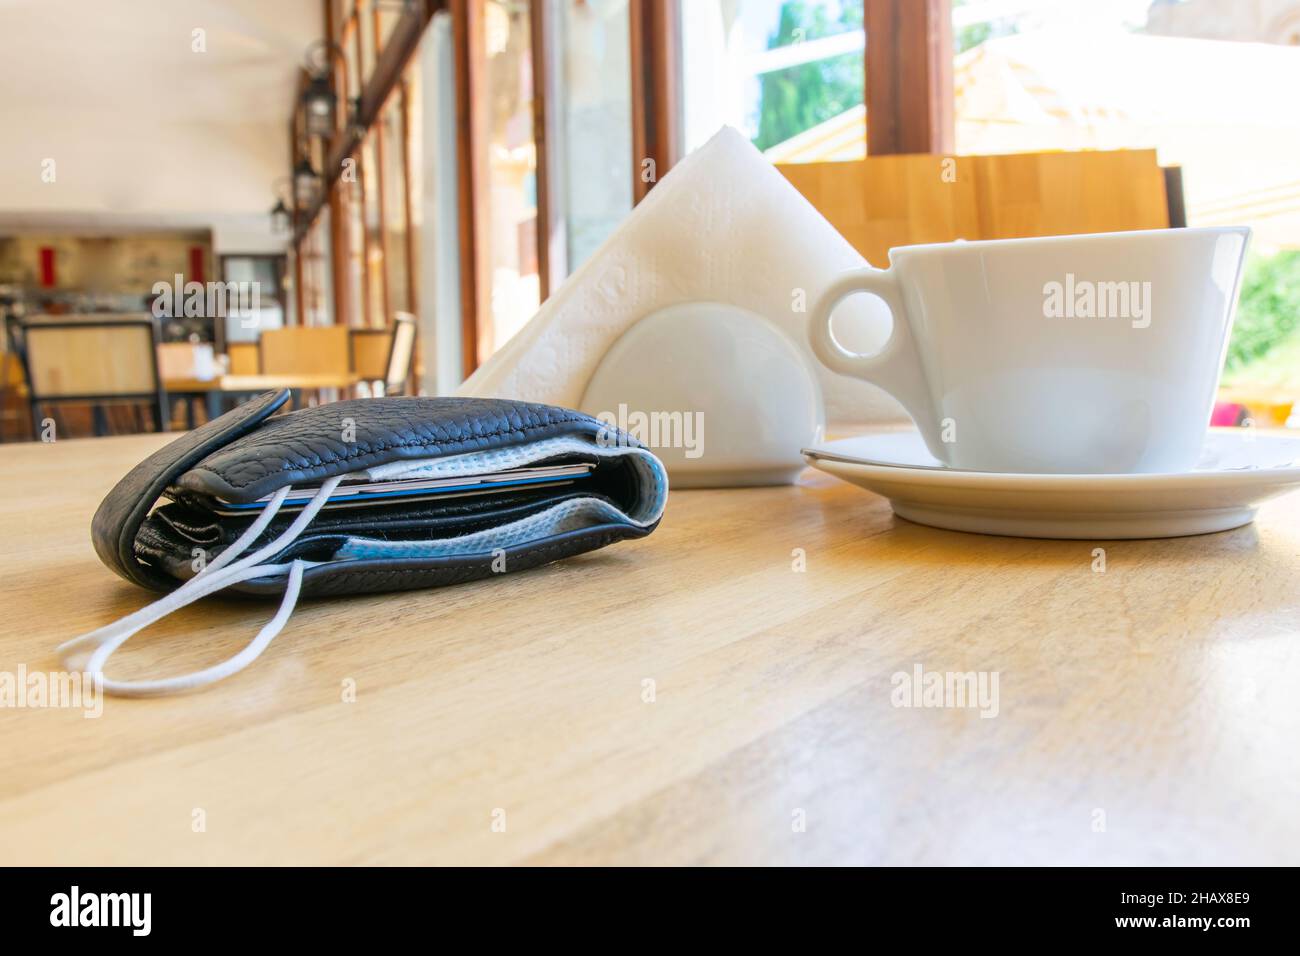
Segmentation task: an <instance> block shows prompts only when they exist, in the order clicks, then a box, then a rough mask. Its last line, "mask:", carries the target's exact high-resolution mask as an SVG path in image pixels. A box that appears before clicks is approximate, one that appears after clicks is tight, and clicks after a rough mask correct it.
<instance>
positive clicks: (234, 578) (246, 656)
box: [58, 476, 343, 696]
mask: <svg viewBox="0 0 1300 956" xmlns="http://www.w3.org/2000/svg"><path fill="white" fill-rule="evenodd" d="M342 480H343V477H342V476H338V477H334V478H330V479H328V480H327V481H326V482H325V483H324V484H322V485H321V487H320V490H319V491H317V492H316V495H315V496H314V497H313V498H312V499H311V501H309V502H308V503H307V505H306V506H305V507H304V508H303V510H302V511H301V512H300V513H299V514H298V516H297V517H296V518H295V519H294V521H293V523H292V524H291V525H290V526H289V527H288V528H286V529H285V530H284V531H283V532H282V533H281V534H280V535H278V536H277V537H276V538H275V539H274V540H273V541H271V542H270V543H269V544H266V545H264V546H263V547H261V548H259V549H258V550H257V551H255V552H254V553H253V554H251V555H248V556H247V557H244V558H242V559H240V560H238V561H235V562H234V563H233V564H231V563H229V562H231V561H232V559H233V558H235V557H237V556H238V555H239V554H240V553H241V552H242V551H243V550H244V549H246V548H248V547H249V545H250V544H251V543H252V542H253V541H254V540H255V539H256V538H257V537H258V535H259V534H260V533H261V532H262V531H263V530H264V529H265V528H266V526H267V525H269V524H270V522H271V519H272V518H274V517H275V514H276V512H277V511H278V510H279V509H280V506H281V505H282V504H283V503H284V500H285V498H286V497H287V496H288V494H289V489H288V488H282V489H280V491H279V492H277V493H276V495H275V497H274V498H272V500H271V502H270V503H268V505H267V507H266V508H265V509H263V514H262V515H260V516H259V517H258V519H257V521H255V522H254V523H253V525H251V526H250V527H249V528H248V530H246V531H245V532H244V533H243V534H242V535H240V537H239V538H238V539H237V540H236V541H235V543H234V544H232V545H231V546H230V547H229V548H227V549H226V551H224V552H222V554H220V555H219V556H218V557H217V558H216V559H214V560H213V562H212V563H211V564H209V565H208V566H207V567H205V568H204V570H203V571H201V572H199V573H198V574H197V575H195V576H194V577H193V578H191V579H190V580H189V581H186V582H185V583H184V584H182V585H181V586H180V587H179V588H177V589H176V590H175V591H173V592H172V593H171V594H168V595H167V596H165V597H163V598H160V599H159V600H157V601H155V602H153V603H152V604H150V605H148V606H147V607H144V608H141V609H140V610H139V611H136V612H134V613H133V614H129V615H127V616H126V617H124V618H122V619H120V620H118V621H115V622H114V623H112V624H109V625H107V626H105V627H101V628H99V629H97V630H95V631H91V632H89V633H87V634H83V635H81V636H80V637H76V638H73V639H72V640H70V641H67V642H65V643H63V644H61V645H60V646H59V648H58V650H59V653H60V654H61V655H62V657H63V661H64V663H65V665H67V666H68V667H69V669H72V670H80V669H81V668H78V667H75V666H74V665H73V663H72V661H71V660H70V656H71V655H70V653H69V652H71V651H74V650H76V649H77V648H80V647H82V646H83V645H86V644H94V645H96V647H95V650H94V652H93V653H92V654H91V656H90V659H89V661H87V662H86V665H85V668H84V669H85V671H86V672H87V673H89V674H91V675H98V677H99V678H100V679H101V680H103V687H104V690H105V691H107V692H109V693H115V694H119V695H122V696H153V695H160V694H167V693H173V692H176V691H179V690H187V689H190V688H193V687H199V686H202V685H204V684H210V683H213V682H214V681H218V680H221V679H222V678H223V677H228V676H230V675H231V674H234V673H236V672H238V671H240V670H242V669H243V668H245V667H247V666H248V665H249V664H250V663H252V662H253V661H254V660H255V659H256V658H257V656H258V655H259V654H261V653H262V651H263V650H265V649H266V647H267V645H268V644H270V643H271V640H272V639H273V638H274V637H275V636H276V635H277V634H279V632H280V630H281V629H282V628H283V627H284V625H285V623H286V622H287V621H288V619H289V616H290V614H291V613H292V612H293V607H294V604H295V602H296V601H297V599H298V593H299V590H300V589H301V586H302V573H303V569H304V564H303V562H302V561H301V560H296V561H294V562H292V563H291V564H288V565H284V564H265V565H264V564H258V562H259V561H261V560H262V559H263V558H265V557H268V556H269V555H273V554H276V553H278V552H280V551H283V550H284V549H285V548H286V547H288V546H289V545H290V544H292V543H293V542H294V541H295V540H297V538H298V537H299V536H300V535H301V534H302V533H303V531H305V530H306V528H307V526H308V525H309V524H311V521H312V519H313V518H315V516H316V514H317V513H318V512H319V511H320V509H321V508H322V507H324V505H325V502H326V501H327V500H329V497H330V495H331V494H333V492H334V489H335V488H337V487H338V485H339V483H340V482H341V481H342ZM286 570H287V571H288V575H289V577H288V582H287V584H286V587H285V594H284V599H283V600H282V602H281V604H280V609H279V611H277V612H276V615H275V617H274V618H272V619H271V621H270V622H269V623H268V624H267V625H266V626H265V627H263V628H262V630H261V631H259V632H258V634H257V636H256V637H255V638H254V639H253V640H252V642H250V643H249V644H248V646H247V647H245V648H244V649H243V650H242V651H240V652H239V653H238V654H236V655H235V656H234V657H231V658H229V659H228V660H226V661H223V662H222V663H220V664H217V665H214V666H213V667H209V668H206V669H204V670H201V671H195V672H193V673H191V674H183V675H180V676H177V677H171V678H164V679H161V680H152V681H113V680H109V679H107V678H106V677H105V676H104V673H103V670H104V665H105V663H106V662H107V661H108V658H109V657H110V656H112V654H113V653H114V652H115V651H116V650H117V649H118V648H119V647H121V646H122V645H123V644H124V643H126V641H127V640H128V639H130V638H131V637H132V636H133V635H134V634H136V633H138V632H139V631H141V630H143V629H144V628H145V627H147V626H149V625H150V624H153V623H155V622H156V621H159V620H161V619H162V618H164V617H166V616H167V615H168V614H171V613H172V612H173V611H176V610H179V609H180V608H182V607H185V606H186V605H188V604H191V603H193V602H194V601H197V600H199V599H200V598H202V597H205V596H207V595H209V594H212V593H214V592H216V591H220V590H222V589H223V588H226V587H229V586H230V585H232V584H238V583H240V582H242V581H248V580H251V579H253V578H258V577H264V576H267V575H271V574H278V573H284V572H285V571H286Z"/></svg>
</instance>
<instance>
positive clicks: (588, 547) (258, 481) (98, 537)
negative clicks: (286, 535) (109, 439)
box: [92, 391, 667, 595]
mask: <svg viewBox="0 0 1300 956" xmlns="http://www.w3.org/2000/svg"><path fill="white" fill-rule="evenodd" d="M288 397H289V396H288V392H287V391H280V392H268V393H266V394H264V395H262V396H261V397H259V398H257V399H255V400H253V401H250V402H248V403H247V404H244V405H241V406H239V407H238V408H236V409H235V410H234V411H232V412H229V413H227V414H225V415H222V416H221V417H220V418H218V419H216V420H214V421H212V422H209V423H208V424H206V425H203V426H202V427H200V428H198V429H196V430H194V431H192V432H189V433H188V434H186V435H185V436H183V437H182V438H180V439H178V440H177V441H174V442H172V443H171V444H170V445H167V446H166V447H165V448H163V449H161V450H160V451H158V452H156V453H155V454H153V455H151V456H150V457H149V458H147V459H146V460H145V461H143V462H141V463H140V464H139V465H137V466H136V467H135V468H134V469H133V470H132V471H131V472H130V473H129V474H128V475H127V476H126V477H125V478H123V479H122V480H121V481H120V482H119V483H118V485H117V487H115V488H114V489H113V490H112V491H111V492H110V493H109V495H108V497H107V498H105V499H104V502H103V504H101V505H100V507H99V510H98V512H97V513H96V514H95V518H94V522H93V525H92V528H93V536H94V542H95V550H96V551H97V552H98V553H99V556H100V558H101V559H103V561H104V563H105V564H107V565H108V566H109V567H110V568H112V569H113V570H114V571H116V572H117V573H118V574H120V575H121V576H122V577H124V578H126V579H127V580H129V581H133V582H135V583H136V584H140V585H143V586H145V587H148V588H153V589H156V590H169V589H171V588H174V587H176V586H177V585H178V584H180V583H181V582H182V581H184V580H186V579H187V578H190V577H192V576H194V574H195V573H197V571H199V570H201V569H202V567H204V566H205V564H206V562H208V561H211V560H212V559H213V558H215V557H217V556H218V555H220V554H221V552H222V551H223V550H224V549H225V548H227V547H229V546H230V545H231V544H233V543H234V542H235V541H236V540H237V539H238V538H239V537H240V535H241V534H243V533H244V532H245V531H247V530H248V528H249V527H250V525H252V524H253V522H254V520H255V518H256V516H257V514H258V513H259V512H257V511H249V512H247V515H246V516H245V515H241V514H232V513H231V508H230V507H229V506H230V505H236V506H238V505H245V506H247V505H250V504H256V503H257V502H258V501H259V499H263V498H265V497H267V496H269V495H272V494H273V493H275V492H277V491H279V490H281V489H284V488H288V487H290V486H293V487H295V488H300V487H308V488H314V487H318V486H320V485H321V484H322V483H323V482H325V481H326V480H327V479H331V478H337V477H341V476H345V475H357V476H364V475H380V476H381V478H380V480H383V479H382V476H384V475H385V474H387V475H390V476H391V477H393V478H397V477H399V476H402V475H411V474H415V475H419V474H422V473H424V474H428V475H432V476H439V475H441V476H444V477H445V476H453V477H464V478H472V477H476V476H482V475H485V474H486V475H490V474H492V473H493V472H499V471H501V470H503V469H506V468H518V467H521V466H538V465H555V464H569V463H582V464H586V465H590V466H591V470H590V474H589V475H588V476H587V477H584V478H582V479H581V480H579V481H572V482H568V483H564V482H560V483H546V482H538V483H537V484H538V485H541V487H536V488H534V487H533V486H532V485H522V486H520V485H516V486H512V487H509V488H505V489H502V490H496V491H493V490H485V491H479V492H474V493H468V494H455V495H447V494H443V495H438V496H431V497H426V498H423V499H416V500H410V499H409V498H397V499H394V503H392V504H385V503H368V504H366V505H365V506H358V507H350V508H343V509H331V508H329V507H325V508H324V509H323V510H321V511H319V512H318V513H317V514H316V516H315V517H314V519H313V520H312V521H311V522H310V523H309V524H308V525H307V527H306V528H305V529H304V530H303V532H302V533H301V534H300V535H298V536H297V537H296V538H295V539H294V540H293V541H292V542H290V543H289V544H288V545H287V546H286V547H284V548H283V549H280V550H279V551H278V552H276V553H274V554H268V555H265V556H264V563H267V564H271V565H283V564H284V563H286V562H289V561H291V560H293V559H295V558H298V559H302V560H303V561H304V563H305V565H306V566H305V568H304V572H303V582H302V593H303V594H348V593H357V592H366V591H390V590H400V589H408V588H423V587H432V586H436V585H443V584H454V583H458V582H462V581H469V580H473V579H475V578H481V577H485V576H487V575H489V574H492V573H493V572H494V570H495V571H502V570H507V571H517V570H523V569H525V568H531V567H535V566H537V565H539V564H544V563H547V562H550V561H555V560H557V559H560V558H565V557H569V556H571V555H575V554H580V553H582V552H584V551H592V550H594V549H596V548H602V547H604V546H605V545H607V544H611V543H613V542H615V541H618V540H620V539H623V538H639V537H643V536H645V535H647V534H649V533H650V532H651V531H653V530H654V528H655V526H656V525H657V524H658V521H659V516H660V514H661V513H662V510H663V505H664V500H665V496H666V491H667V475H666V473H665V471H664V468H663V466H662V464H660V463H659V461H658V459H656V458H655V457H654V456H653V455H652V454H651V453H650V452H649V451H647V450H646V449H645V448H643V447H642V446H641V445H640V444H639V443H638V442H636V441H635V440H634V439H632V438H630V437H629V436H628V435H626V434H624V433H622V432H619V431H618V430H617V429H615V428H614V427H613V426H610V425H606V424H604V423H602V422H600V421H599V420H597V419H594V418H592V417H590V416H588V415H584V414H582V413H581V412H576V411H571V410H568V409H563V408H554V407H551V406H548V405H537V404H531V403H527V402H513V401H504V400H494V399H469V398H380V399H357V400H353V401H344V402H336V403H334V404H329V405H319V406H316V407H313V408H305V409H302V410H300V411H296V412H291V413H289V414H287V415H280V416H277V417H272V415H273V413H274V412H275V411H276V410H277V409H279V408H280V407H281V406H282V405H283V404H284V403H285V401H286V400H287V399H288ZM343 488H344V489H346V485H344V486H343ZM338 493H339V489H336V490H335V494H336V495H338ZM160 497H165V498H167V499H170V501H169V503H167V504H165V505H163V506H162V507H160V508H158V509H156V510H154V511H153V512H152V513H150V509H151V508H152V507H153V505H154V504H155V502H156V501H157V500H158V499H159V498H160ZM381 501H382V499H381ZM298 513H300V512H298ZM295 514H296V513H283V512H282V513H279V514H277V515H276V516H275V517H274V518H273V519H272V520H271V522H270V523H269V526H268V527H267V528H266V530H265V531H264V532H262V533H261V534H260V535H259V536H258V540H259V541H262V540H270V539H272V538H273V537H274V536H275V535H276V534H277V533H280V532H283V531H284V530H285V529H286V528H288V527H289V526H290V524H291V523H292V521H293V520H294V518H295ZM548 515H549V517H548ZM494 531H495V532H496V533H495V534H494V533H492V532H494ZM458 541H462V542H464V543H463V544H462V545H459V546H458V545H457V542H458ZM494 564H495V567H494ZM284 579H285V573H284V572H276V573H273V574H268V575H267V576H265V577H259V578H252V579H249V580H247V581H243V582H239V583H236V584H232V585H231V586H230V587H231V589H232V590H238V591H243V592H246V593H253V594H274V595H278V594H280V593H282V592H283V591H284V583H285V580H284Z"/></svg>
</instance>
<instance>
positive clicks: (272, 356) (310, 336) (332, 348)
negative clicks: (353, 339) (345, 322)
mask: <svg viewBox="0 0 1300 956" xmlns="http://www.w3.org/2000/svg"><path fill="white" fill-rule="evenodd" d="M258 347H259V356H260V364H261V371H262V374H263V375H346V374H347V373H348V372H350V371H351V368H352V350H351V348H350V337H349V336H348V329H347V328H346V327H345V326H342V325H327V326H294V327H292V328H287V329H267V330H266V331H265V332H263V333H262V337H261V339H260V340H259V341H258Z"/></svg>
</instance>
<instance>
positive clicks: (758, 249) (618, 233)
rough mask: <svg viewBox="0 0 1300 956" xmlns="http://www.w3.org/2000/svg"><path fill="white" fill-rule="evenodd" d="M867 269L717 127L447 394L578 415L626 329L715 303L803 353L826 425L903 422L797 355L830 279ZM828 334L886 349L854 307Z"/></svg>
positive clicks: (880, 319)
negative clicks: (767, 326) (685, 307)
mask: <svg viewBox="0 0 1300 956" xmlns="http://www.w3.org/2000/svg"><path fill="white" fill-rule="evenodd" d="M866 264H867V263H866V260H864V259H863V258H862V256H860V255H859V254H858V253H857V252H856V251H855V250H854V249H853V247H852V246H850V245H849V243H848V242H847V241H846V240H845V239H844V237H843V236H841V235H840V234H839V233H838V232H836V231H835V228H834V227H833V226H832V225H831V224H830V223H829V222H827V221H826V219H825V218H824V217H823V216H822V215H821V213H819V212H818V211H817V210H816V209H815V208H814V207H813V206H812V205H811V204H810V203H809V202H808V201H807V200H806V199H804V198H803V196H801V195H800V194H799V192H798V190H796V189H795V188H794V187H793V186H791V185H790V183H789V182H788V181H786V179H785V177H783V176H782V175H781V174H780V173H779V172H777V171H776V168H775V167H774V166H772V164H771V163H770V162H768V161H767V160H766V159H765V158H764V157H763V155H762V154H761V153H760V152H759V151H758V150H756V149H755V148H754V147H753V146H752V145H751V144H750V143H749V141H748V140H746V139H745V138H744V137H743V136H742V135H741V134H740V133H738V132H736V131H735V130H734V129H731V128H730V127H724V128H723V129H722V130H720V131H719V132H718V133H717V135H715V136H714V137H713V138H712V139H711V140H709V141H708V142H707V143H706V144H705V145H704V146H701V147H700V148H699V149H698V150H696V151H695V152H694V153H692V154H691V155H690V156H688V157H686V159H684V160H683V161H682V162H681V163H679V164H678V165H677V166H676V167H675V168H674V169H673V170H672V171H671V172H669V173H668V174H667V175H665V176H664V178H663V180H662V181H661V182H659V183H658V184H657V185H656V186H655V188H654V189H653V190H651V192H650V194H649V195H648V196H647V197H646V198H645V199H644V200H643V201H642V202H641V204H640V205H638V206H637V207H636V208H635V209H634V210H633V211H632V213H631V214H630V215H629V216H628V217H627V218H626V219H625V220H624V221H623V223H622V224H621V225H620V226H619V228H618V229H616V230H615V231H614V233H613V234H612V235H611V236H610V237H609V238H608V239H607V240H606V241H605V242H604V244H602V245H601V247H600V248H599V249H597V250H596V252H595V253H594V254H593V255H592V256H591V258H589V259H588V260H587V261H586V262H585V263H584V264H583V265H582V266H581V267H580V268H579V269H578V270H577V271H576V272H575V273H574V274H573V275H572V276H570V277H569V278H568V280H567V281H565V282H564V284H563V285H561V286H560V288H558V289H556V290H555V292H554V293H553V294H552V295H551V297H550V298H549V299H547V300H546V302H545V304H543V306H542V308H541V309H540V310H539V311H538V313H537V314H536V315H535V316H534V317H533V318H532V319H531V320H530V321H529V322H528V324H527V325H525V326H524V327H523V328H522V329H521V330H520V331H519V332H518V333H517V334H516V335H515V336H514V337H513V338H512V339H510V341H509V342H507V343H506V344H505V345H504V346H503V347H502V348H501V349H500V350H498V351H497V353H496V354H495V355H493V356H492V357H491V358H490V359H488V361H487V362H485V363H484V364H483V365H482V366H481V367H480V368H479V369H478V370H477V371H476V372H475V373H474V374H473V375H471V376H470V377H469V378H468V379H466V381H465V382H464V383H463V384H462V385H461V387H460V388H459V389H458V390H457V393H456V394H458V395H463V396H470V397H478V398H513V399H518V400H523V401H531V402H545V403H548V404H552V405H563V406H570V407H576V406H578V405H579V403H580V402H581V400H582V396H583V392H584V390H585V389H586V386H587V383H588V381H589V380H590V379H591V376H592V374H593V373H594V372H595V370H596V368H597V367H598V365H599V363H600V360H601V358H602V356H604V354H605V353H606V352H607V351H608V350H609V348H610V346H611V345H613V344H614V342H615V340H617V339H618V337H619V336H620V335H622V333H623V332H625V331H626V330H627V329H628V327H630V326H631V325H632V324H634V323H635V322H636V321H637V320H639V319H641V318H644V317H645V316H647V315H649V314H651V313H653V312H655V311H657V310H659V309H662V308H665V307H667V306H671V305H677V304H680V303H687V302H725V303H729V304H731V305H736V306H740V307H741V308H744V309H748V310H750V311H751V312H754V313H757V314H758V315H761V316H764V317H765V318H767V319H769V320H771V321H772V322H773V323H775V324H776V325H777V326H778V327H779V328H781V329H782V330H783V331H784V332H786V333H787V334H788V335H789V336H790V338H791V339H792V340H793V341H794V342H795V343H796V345H797V346H798V347H799V348H800V349H801V350H803V351H804V352H805V354H806V356H807V358H808V363H809V365H810V366H811V367H813V368H815V369H817V371H818V374H819V377H820V384H821V389H822V395H823V397H824V399H825V403H826V417H827V418H828V419H829V420H830V421H832V422H835V421H853V422H860V421H880V420H889V421H897V420H905V419H906V417H907V416H906V413H904V412H903V410H902V409H901V408H900V407H899V405H898V404H897V403H896V402H895V401H894V400H893V399H892V398H890V397H889V396H887V395H886V394H885V393H884V392H882V391H880V390H879V389H877V388H876V387H875V386H872V385H868V384H867V383H865V382H861V381H857V380H855V379H849V378H844V377H842V376H839V375H836V374H834V373H833V372H831V371H829V370H827V369H826V368H824V367H823V366H821V365H820V364H819V363H818V362H817V360H816V358H815V357H814V356H813V354H812V350H811V349H810V348H809V346H808V334H807V322H808V316H809V313H810V312H811V310H812V308H813V306H814V305H815V304H816V302H817V298H818V296H819V295H820V294H821V292H822V291H823V290H824V289H825V288H826V287H827V286H828V285H829V284H830V283H831V281H832V280H833V279H834V278H835V277H836V276H837V275H838V274H839V273H842V272H844V271H846V270H849V269H857V268H861V267H862V266H864V265H866ZM835 332H836V337H837V339H839V340H840V341H841V342H842V343H843V344H844V345H845V347H846V348H850V349H852V350H854V351H861V352H870V351H875V350H876V349H879V348H880V347H881V346H882V345H883V344H884V342H885V340H886V339H887V338H888V334H889V316H888V312H887V310H885V309H884V307H883V304H882V303H880V302H879V301H878V300H874V299H868V298H867V297H865V296H855V297H853V298H851V299H849V300H848V301H846V302H845V303H844V304H843V305H842V306H841V307H840V309H839V310H837V311H836V313H835ZM655 359H656V357H655V356H647V357H646V361H647V362H652V361H655ZM665 360H671V357H666V358H665Z"/></svg>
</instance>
